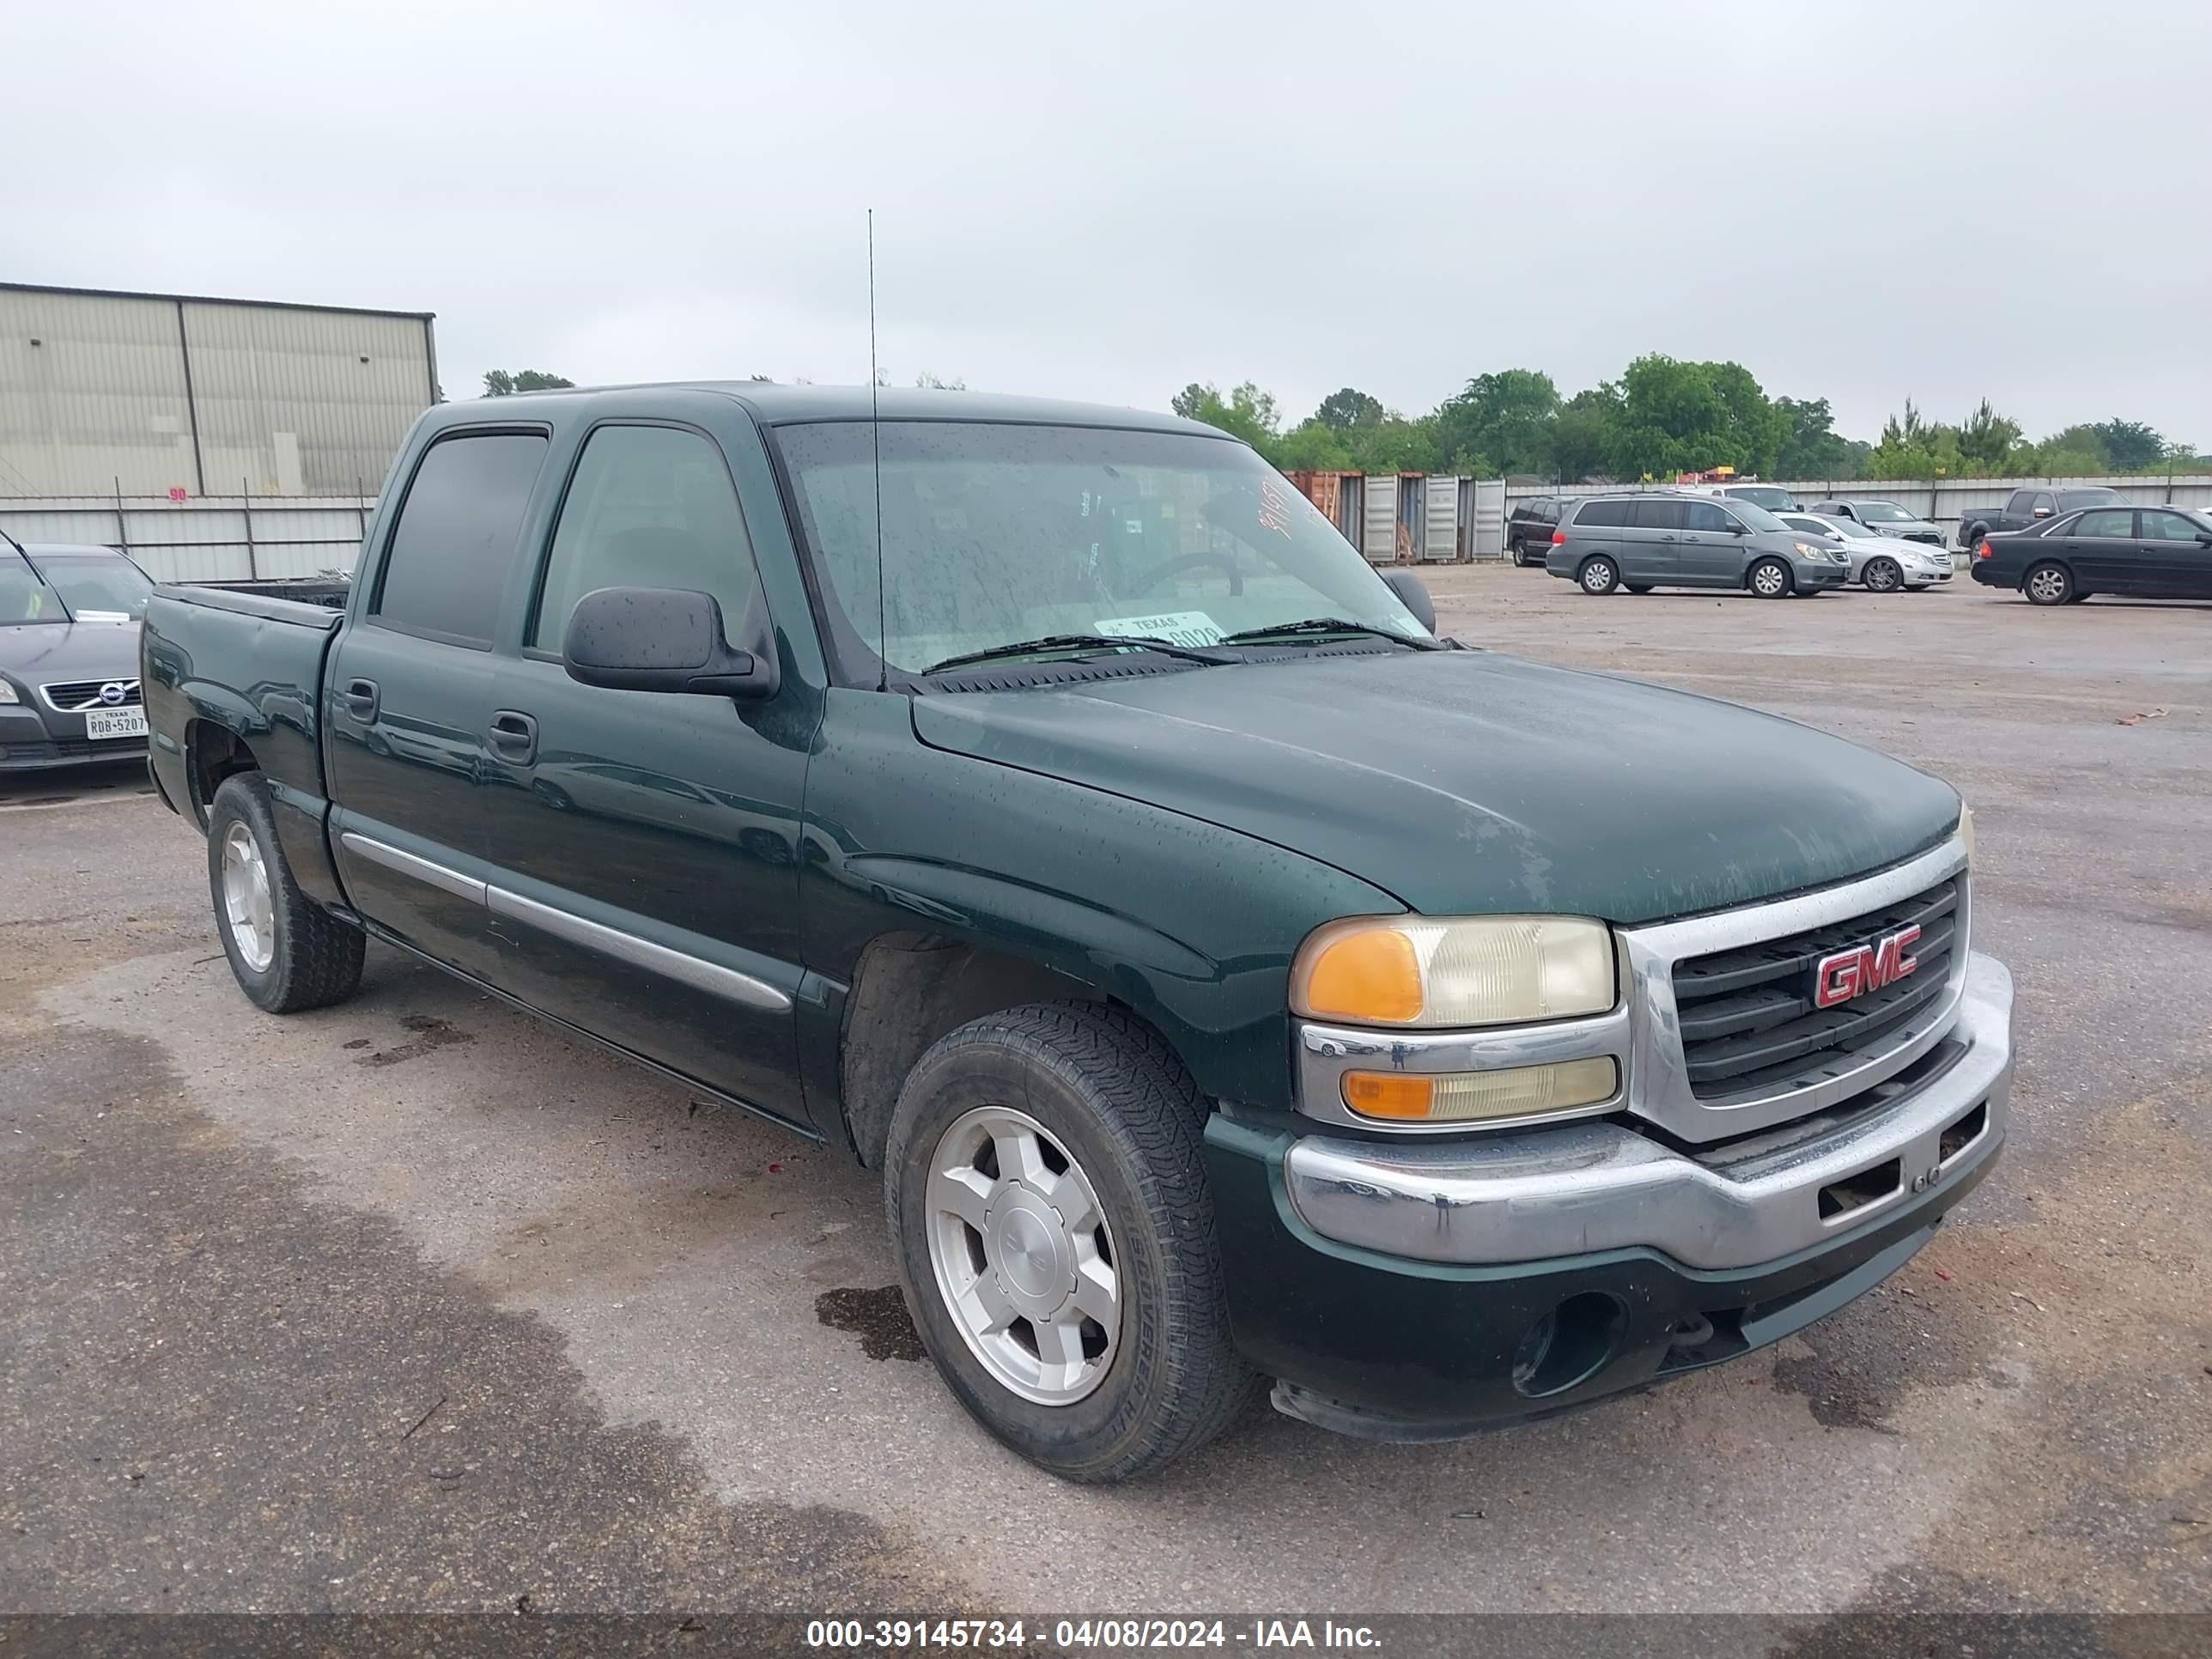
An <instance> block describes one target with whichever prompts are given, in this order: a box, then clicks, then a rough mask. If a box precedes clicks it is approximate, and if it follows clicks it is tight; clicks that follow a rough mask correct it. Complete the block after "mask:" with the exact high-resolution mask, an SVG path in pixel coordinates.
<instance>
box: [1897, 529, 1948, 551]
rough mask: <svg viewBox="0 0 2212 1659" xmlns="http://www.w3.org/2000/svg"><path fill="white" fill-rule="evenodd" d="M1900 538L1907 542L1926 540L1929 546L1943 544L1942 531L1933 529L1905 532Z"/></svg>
mask: <svg viewBox="0 0 2212 1659" xmlns="http://www.w3.org/2000/svg"><path fill="white" fill-rule="evenodd" d="M1900 539H1902V540H1905V541H1908V542H1926V543H1927V544H1929V545H1930V546H1931V547H1941V546H1942V545H1943V537H1942V532H1938V531H1934V530H1915V531H1911V532H1908V533H1906V534H1905V536H1904V537H1902V538H1900Z"/></svg>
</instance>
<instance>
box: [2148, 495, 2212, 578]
mask: <svg viewBox="0 0 2212 1659" xmlns="http://www.w3.org/2000/svg"><path fill="white" fill-rule="evenodd" d="M2140 517H2141V519H2142V524H2141V526H2140V527H2139V528H2138V530H2137V532H2136V553H2137V556H2139V557H2140V558H2141V559H2142V575H2143V583H2144V586H2143V590H2142V591H2143V592H2147V593H2158V594H2162V595H2164V596H2165V597H2166V598H2167V599H2212V547H2208V546H2207V545H2206V544H2205V543H2204V541H2203V538H2204V537H2205V536H2206V535H2207V534H2212V532H2208V531H2207V530H2206V528H2205V526H2203V525H2201V524H2199V523H2197V520H2194V519H2191V518H2189V517H2187V516H2186V515H2185V514H2183V513H2176V512H2173V511H2172V510H2171V509H2170V508H2167V507H2144V508H2143V509H2142V513H2141V515H2140Z"/></svg>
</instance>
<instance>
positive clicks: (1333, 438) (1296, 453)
mask: <svg viewBox="0 0 2212 1659" xmlns="http://www.w3.org/2000/svg"><path fill="white" fill-rule="evenodd" d="M1267 459H1269V460H1271V461H1273V463H1274V464H1275V465H1277V466H1279V467H1280V468H1282V470H1283V471H1285V472H1349V471H1352V452H1351V451H1350V450H1348V449H1346V447H1344V440H1343V437H1342V436H1341V435H1340V434H1339V433H1338V432H1336V431H1335V430H1334V428H1331V427H1330V426H1329V424H1328V422H1326V421H1324V420H1322V417H1321V416H1318V415H1315V416H1309V417H1308V418H1306V419H1305V420H1304V421H1301V422H1298V424H1297V425H1296V426H1294V427H1292V428H1291V429H1290V430H1289V431H1288V432H1285V434H1284V435H1282V436H1281V437H1280V438H1279V439H1277V440H1276V441H1275V443H1274V446H1273V453H1272V454H1270V455H1269V456H1268V457H1267Z"/></svg>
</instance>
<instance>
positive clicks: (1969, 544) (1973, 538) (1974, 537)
mask: <svg viewBox="0 0 2212 1659" xmlns="http://www.w3.org/2000/svg"><path fill="white" fill-rule="evenodd" d="M1989 533H1990V527H1989V526H1987V525H1985V524H1970V525H1968V526H1966V528H1965V529H1964V530H1962V531H1960V532H1959V545H1960V546H1961V547H1963V548H1965V549H1966V551H1968V552H1969V553H1971V552H1972V551H1973V550H1974V549H1975V548H1977V547H1978V546H1979V545H1981V540H1982V538H1983V537H1984V536H1986V535H1988V534H1989Z"/></svg>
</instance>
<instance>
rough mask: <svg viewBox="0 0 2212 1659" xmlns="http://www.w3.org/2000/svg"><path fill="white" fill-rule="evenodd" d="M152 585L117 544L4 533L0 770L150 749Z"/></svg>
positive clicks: (0, 546) (124, 756)
mask: <svg viewBox="0 0 2212 1659" xmlns="http://www.w3.org/2000/svg"><path fill="white" fill-rule="evenodd" d="M153 588H154V584H153V582H152V581H151V580H149V578H148V576H147V574H146V573H145V572H144V571H143V570H141V569H140V568H138V567H137V565H135V564H133V563H132V562H131V561H130V560H129V559H127V558H125V557H124V556H123V555H121V554H120V553H118V552H115V551H114V550H112V549H110V548H105V547H71V546H66V545H62V544H49V543H32V544H28V545H26V544H23V543H21V542H17V541H15V540H13V539H9V540H5V541H0V771H9V772H12V771H19V770H34V769H40V768H43V767H49V766H76V765H82V764H85V763H91V762H99V761H120V760H130V759H131V758H133V757H143V756H144V754H145V753H146V714H145V710H144V709H143V708H141V707H140V704H139V699H138V624H139V619H140V618H141V617H143V616H144V615H145V614H146V599H147V596H148V595H149V593H151V592H153Z"/></svg>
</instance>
